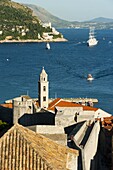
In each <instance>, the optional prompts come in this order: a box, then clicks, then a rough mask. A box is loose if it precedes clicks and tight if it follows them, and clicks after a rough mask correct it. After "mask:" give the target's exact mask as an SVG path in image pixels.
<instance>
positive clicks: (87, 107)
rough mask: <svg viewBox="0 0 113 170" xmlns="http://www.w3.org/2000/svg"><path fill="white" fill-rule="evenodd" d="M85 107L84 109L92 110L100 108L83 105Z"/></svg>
mask: <svg viewBox="0 0 113 170" xmlns="http://www.w3.org/2000/svg"><path fill="white" fill-rule="evenodd" d="M82 107H83V110H89V111H90V110H91V111H97V110H98V108H95V107H90V106H82Z"/></svg>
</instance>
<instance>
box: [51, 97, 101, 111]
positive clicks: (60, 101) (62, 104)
mask: <svg viewBox="0 0 113 170" xmlns="http://www.w3.org/2000/svg"><path fill="white" fill-rule="evenodd" d="M56 106H58V107H82V108H83V110H87V111H88V110H89V111H91V110H92V111H96V110H98V108H94V107H90V106H83V105H82V104H77V103H73V102H69V101H64V100H63V99H60V98H57V99H55V100H54V101H52V102H51V103H50V104H49V107H48V110H55V107H56Z"/></svg>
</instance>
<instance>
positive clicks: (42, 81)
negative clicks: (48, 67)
mask: <svg viewBox="0 0 113 170" xmlns="http://www.w3.org/2000/svg"><path fill="white" fill-rule="evenodd" d="M48 86H49V82H48V75H47V73H46V71H45V70H44V67H43V68H42V72H41V73H40V76H39V82H38V98H39V106H40V107H41V108H48V96H49V90H48V89H49V88H48Z"/></svg>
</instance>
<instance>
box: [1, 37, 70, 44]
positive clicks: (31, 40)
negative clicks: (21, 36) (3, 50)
mask: <svg viewBox="0 0 113 170" xmlns="http://www.w3.org/2000/svg"><path fill="white" fill-rule="evenodd" d="M66 41H68V40H67V39H65V38H57V39H52V40H33V39H28V40H1V41H0V43H27V42H28V43H30V42H31V43H32V42H36V43H38V42H66Z"/></svg>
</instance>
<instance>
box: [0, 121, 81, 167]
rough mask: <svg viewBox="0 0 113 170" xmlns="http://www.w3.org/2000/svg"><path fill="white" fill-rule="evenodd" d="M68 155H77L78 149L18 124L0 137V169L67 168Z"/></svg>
mask: <svg viewBox="0 0 113 170" xmlns="http://www.w3.org/2000/svg"><path fill="white" fill-rule="evenodd" d="M69 156H72V157H76V156H78V151H76V150H73V149H69V148H67V147H65V146H62V145H59V144H57V143H56V142H53V141H52V140H50V139H48V138H46V137H44V136H42V135H39V134H36V133H35V132H33V131H31V130H29V129H27V128H24V127H23V126H21V125H19V124H16V125H14V126H13V127H12V128H11V129H10V130H9V131H8V132H7V133H5V134H4V136H2V138H0V170H3V169H4V170H9V169H10V170H27V169H29V170H41V169H42V170H67V165H66V164H67V159H68V157H69ZM70 159H71V157H70ZM68 161H70V160H68Z"/></svg>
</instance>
